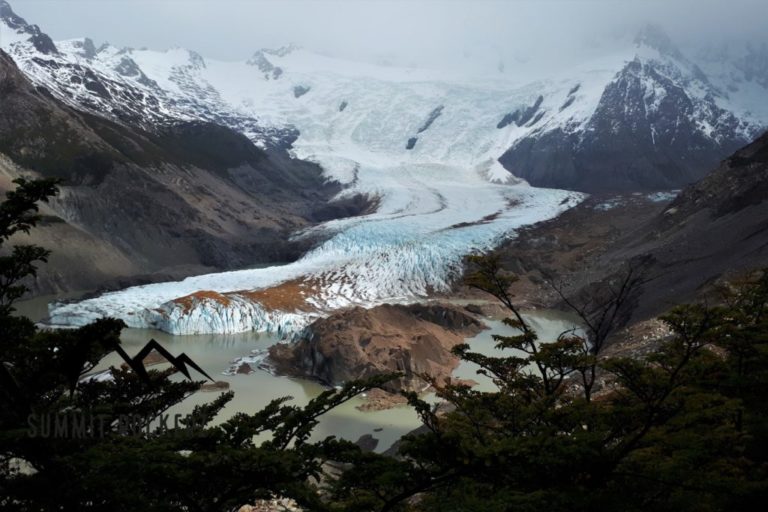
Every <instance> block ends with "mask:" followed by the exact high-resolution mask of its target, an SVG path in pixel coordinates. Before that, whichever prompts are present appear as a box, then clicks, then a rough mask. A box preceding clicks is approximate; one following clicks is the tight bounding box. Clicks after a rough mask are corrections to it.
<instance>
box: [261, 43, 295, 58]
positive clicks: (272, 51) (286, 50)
mask: <svg viewBox="0 0 768 512" xmlns="http://www.w3.org/2000/svg"><path fill="white" fill-rule="evenodd" d="M299 48H300V46H299V45H297V44H295V43H289V44H287V45H284V46H281V47H280V48H262V49H261V50H260V51H262V52H264V53H266V54H268V55H274V56H275V57H285V56H286V55H288V54H290V53H293V52H295V51H296V50H298V49H299Z"/></svg>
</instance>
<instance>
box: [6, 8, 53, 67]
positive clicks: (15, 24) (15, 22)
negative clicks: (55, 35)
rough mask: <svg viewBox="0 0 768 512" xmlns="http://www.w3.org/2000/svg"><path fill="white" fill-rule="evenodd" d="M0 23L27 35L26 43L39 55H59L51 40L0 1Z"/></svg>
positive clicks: (38, 28)
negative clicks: (30, 44)
mask: <svg viewBox="0 0 768 512" xmlns="http://www.w3.org/2000/svg"><path fill="white" fill-rule="evenodd" d="M0 21H2V22H3V23H4V24H5V25H7V26H8V27H9V28H10V29H12V30H15V31H16V33H17V34H28V35H29V36H30V37H29V39H28V41H29V42H30V43H32V45H33V46H34V47H35V49H36V50H37V51H39V52H40V53H43V54H46V55H50V54H56V53H59V52H58V50H57V49H56V45H55V44H53V40H52V39H51V38H50V37H48V34H45V33H44V32H42V31H41V30H40V27H38V26H37V25H30V24H29V23H27V22H26V20H25V19H24V18H22V17H21V16H19V15H17V14H16V13H15V12H13V9H12V8H11V5H10V4H9V3H8V2H6V1H5V0H0Z"/></svg>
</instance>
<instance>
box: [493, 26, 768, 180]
mask: <svg viewBox="0 0 768 512" xmlns="http://www.w3.org/2000/svg"><path fill="white" fill-rule="evenodd" d="M635 44H636V46H637V47H638V54H637V55H636V56H635V58H634V59H633V60H631V61H629V62H627V63H626V64H625V66H624V67H623V68H622V69H621V70H620V71H619V72H618V73H617V74H616V75H615V77H614V78H613V80H612V81H611V82H610V83H609V84H608V85H607V86H606V87H605V89H604V90H603V91H602V94H601V97H600V99H599V102H598V104H597V107H596V109H595V111H594V112H593V113H592V114H591V116H590V117H589V118H588V119H587V120H586V121H585V122H583V123H582V122H579V123H573V124H568V123H564V124H563V123H560V124H558V123H555V124H554V125H552V126H547V123H544V124H543V126H540V127H537V128H536V129H534V130H533V131H531V132H530V134H529V135H528V136H526V137H524V138H522V139H520V140H519V141H517V142H516V143H515V144H514V145H513V146H512V147H510V148H509V149H508V150H507V151H506V152H505V153H504V154H503V155H502V156H501V157H500V158H499V162H500V163H501V164H502V165H504V167H506V168H507V169H508V170H509V171H511V172H512V173H514V174H515V175H517V176H519V177H521V178H524V179H526V180H527V181H528V182H529V183H531V184H532V185H534V186H542V187H556V188H566V189H572V190H581V191H586V192H624V191H646V190H663V189H672V188H680V187H683V186H686V185H688V184H690V183H693V182H695V181H696V180H698V179H700V178H702V177H703V176H704V175H705V173H706V172H707V170H708V169H711V168H712V167H714V166H715V165H717V163H718V162H719V161H720V160H721V159H722V158H724V157H726V156H727V155H729V154H730V153H732V152H733V151H735V150H736V149H738V148H739V147H741V146H743V145H744V144H747V143H748V142H749V141H750V140H751V139H752V138H753V137H754V136H756V135H757V133H756V132H757V130H758V127H756V126H753V125H748V124H747V123H746V122H745V121H743V120H740V119H739V118H737V117H736V116H735V115H734V114H733V113H731V112H729V111H726V110H724V109H723V108H721V107H720V106H718V105H719V100H720V99H723V98H726V97H727V93H726V92H724V91H721V90H719V89H718V88H716V87H715V86H713V85H712V83H711V82H710V80H709V79H708V77H707V76H706V75H705V73H704V72H703V71H702V70H701V69H700V68H699V67H698V66H697V65H695V64H693V63H692V62H690V61H689V60H687V59H686V57H685V56H683V55H682V53H681V52H680V51H679V50H678V49H677V48H676V47H675V46H674V44H673V43H672V42H671V40H670V39H669V37H667V36H666V34H664V32H663V31H661V30H660V29H658V28H657V27H653V26H649V27H647V28H646V29H644V30H643V31H641V32H640V33H639V34H638V36H637V37H636V38H635ZM649 54H650V55H653V56H648V55H649ZM749 55H752V58H751V59H747V60H745V62H749V69H750V70H752V69H754V70H755V71H754V73H746V72H745V79H746V76H747V75H749V76H754V79H755V80H757V77H759V76H768V73H763V72H762V71H760V70H761V69H762V68H763V59H761V58H760V57H756V56H755V55H759V52H753V53H752V54H749ZM765 61H766V62H768V59H765ZM767 69H768V67H767ZM578 90H579V86H576V87H574V88H573V89H572V90H571V91H570V92H569V94H568V96H567V97H566V99H565V100H564V102H563V103H562V104H561V105H560V107H559V110H560V111H563V110H565V109H567V108H568V107H570V106H571V105H572V104H573V102H574V97H575V94H576V93H577V92H578ZM539 99H540V98H539ZM540 104H541V102H540V101H539V100H537V101H536V102H535V103H534V104H533V105H532V106H530V107H528V108H526V109H518V110H517V111H515V112H513V113H510V114H507V115H505V116H504V118H503V119H502V120H501V121H500V122H499V124H498V127H499V128H504V127H505V126H508V125H510V124H512V123H515V124H516V125H517V126H533V125H535V124H536V122H537V121H538V120H539V119H540V118H539V116H540V115H542V114H543V112H542V111H541V110H540V109H539V112H537V109H538V107H539V106H540Z"/></svg>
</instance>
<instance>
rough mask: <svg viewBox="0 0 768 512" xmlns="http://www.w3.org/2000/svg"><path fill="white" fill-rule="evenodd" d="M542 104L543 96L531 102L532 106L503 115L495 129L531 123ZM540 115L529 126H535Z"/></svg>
mask: <svg viewBox="0 0 768 512" xmlns="http://www.w3.org/2000/svg"><path fill="white" fill-rule="evenodd" d="M573 92H575V91H573ZM573 92H571V94H573ZM543 102H544V96H541V95H539V97H538V98H536V101H534V102H533V105H531V106H529V107H525V108H519V109H517V110H515V111H514V112H512V113H509V114H505V115H504V117H503V118H501V121H499V124H497V125H496V128H498V129H502V128H505V127H507V126H509V125H510V124H512V123H515V124H516V125H517V126H524V125H525V124H526V123H528V121H531V119H533V118H534V115H537V114H536V113H537V112H538V110H539V107H541V104H542V103H543ZM541 115H543V113H541V112H539V117H538V119H536V120H534V121H533V122H532V123H531V124H532V125H533V124H536V121H538V120H539V119H541V117H540V116H541Z"/></svg>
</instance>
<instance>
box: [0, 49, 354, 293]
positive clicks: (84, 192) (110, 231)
mask: <svg viewBox="0 0 768 512" xmlns="http://www.w3.org/2000/svg"><path fill="white" fill-rule="evenodd" d="M0 94H1V95H2V98H3V100H2V102H0V153H1V154H2V155H4V157H3V156H2V155H0V189H2V190H7V189H8V188H9V187H11V186H12V185H11V184H10V180H11V179H12V178H14V177H16V176H19V175H22V174H25V175H33V176H48V177H56V178H59V179H61V180H63V181H62V186H61V195H60V196H59V197H58V198H56V199H55V200H54V201H52V202H51V204H50V206H49V207H47V209H46V211H45V212H44V213H46V214H47V215H48V216H49V217H50V218H51V219H54V220H55V222H49V223H47V224H46V226H44V227H43V228H41V230H39V231H38V230H36V231H35V232H33V238H34V237H35V236H37V237H38V239H33V240H32V241H33V242H34V241H35V240H37V241H39V242H41V243H42V244H43V245H46V246H47V247H49V248H50V249H53V250H54V256H53V258H54V259H53V260H52V262H51V264H50V265H46V266H44V267H43V268H42V269H41V273H40V277H39V280H38V281H37V283H36V285H35V288H36V291H37V292H55V291H59V290H61V289H87V288H93V287H98V286H103V285H104V283H107V282H110V281H114V280H115V279H118V278H119V279H122V280H124V279H125V278H127V277H129V276H132V275H141V276H145V277H142V279H146V278H147V277H146V276H150V275H151V274H153V273H160V274H161V275H163V276H169V275H170V276H175V277H178V276H179V275H180V274H182V275H184V274H189V273H195V272H197V273H199V272H201V271H203V270H210V271H213V270H217V269H231V268H239V267H243V266H249V265H253V264H257V263H266V262H285V261H291V260H293V259H295V258H297V257H298V256H299V255H301V254H302V253H303V252H304V251H305V250H306V249H307V248H308V247H309V244H311V243H312V241H306V242H301V243H294V242H290V241H289V236H290V233H291V232H293V231H295V230H296V229H299V228H301V227H304V226H308V225H310V224H311V223H313V222H315V221H316V219H318V218H320V219H328V218H332V217H334V216H336V215H349V214H356V213H359V210H358V209H360V210H364V209H366V208H367V207H368V205H369V203H368V201H366V200H365V199H362V198H352V199H349V200H346V201H344V202H342V203H330V204H329V203H328V201H329V199H330V198H331V197H333V196H334V195H335V194H336V193H338V191H339V190H340V187H339V186H338V185H337V184H334V183H328V182H326V180H325V179H324V178H323V176H322V175H321V170H320V168H319V167H318V166H317V165H315V164H311V163H308V162H303V161H300V160H296V159H293V158H291V157H290V156H289V155H288V153H287V152H286V151H285V150H280V149H277V148H270V149H266V150H265V149H260V148H257V147H256V146H254V145H253V144H252V143H251V141H250V140H249V139H247V138H246V137H245V136H243V135H242V134H240V133H237V132H235V131H234V130H232V129H230V128H226V127H222V126H218V125H216V124H213V123H206V122H196V123H183V124H177V125H175V126H168V127H164V128H161V129H157V130H155V131H153V132H145V131H142V130H140V129H138V128H132V127H129V126H126V125H121V124H117V123H114V122H112V121H110V120H108V119H105V118H103V117H99V116H95V115H91V114H88V113H85V112H78V111H76V110H74V109H72V108H70V107H68V106H66V105H64V104H62V103H61V102H59V101H57V100H56V99H54V98H51V97H50V95H49V94H47V92H46V91H45V90H42V89H40V90H38V89H36V88H35V87H33V86H32V85H31V84H30V83H29V81H28V80H27V79H26V78H25V77H24V76H23V75H22V74H21V73H20V72H19V70H18V68H17V67H16V65H15V63H14V62H13V60H12V59H11V58H10V57H9V56H8V55H7V54H5V53H3V52H1V51H0ZM20 241H21V240H20ZM23 241H25V242H29V239H28V238H26V237H23ZM78 260H80V261H81V262H91V263H92V264H90V265H83V264H77V263H76V262H78ZM176 269H178V270H176Z"/></svg>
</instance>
